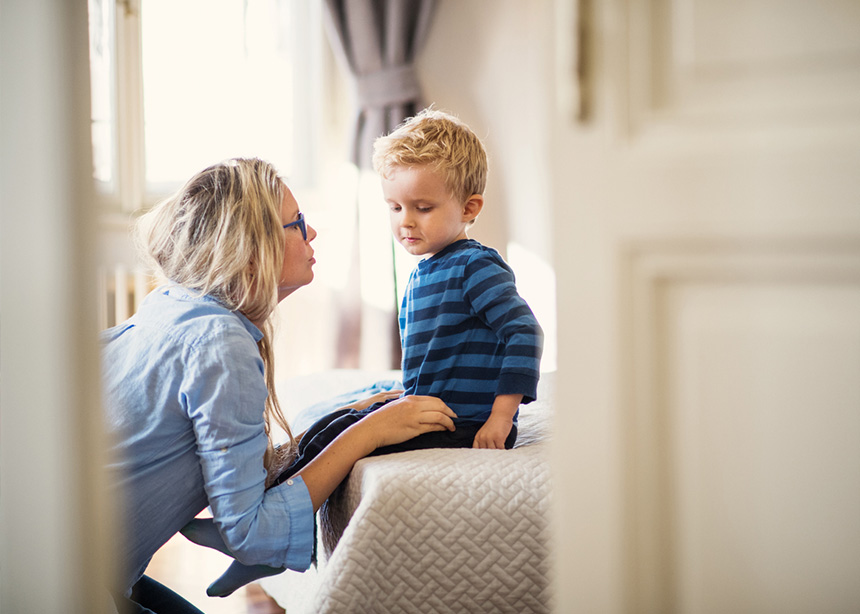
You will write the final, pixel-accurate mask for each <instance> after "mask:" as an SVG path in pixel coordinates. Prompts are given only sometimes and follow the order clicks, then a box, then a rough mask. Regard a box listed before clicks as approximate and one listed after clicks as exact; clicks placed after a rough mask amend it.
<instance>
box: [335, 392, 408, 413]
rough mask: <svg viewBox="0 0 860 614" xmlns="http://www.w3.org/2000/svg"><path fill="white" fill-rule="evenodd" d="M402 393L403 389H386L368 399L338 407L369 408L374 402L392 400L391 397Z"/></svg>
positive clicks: (359, 409) (393, 397)
mask: <svg viewBox="0 0 860 614" xmlns="http://www.w3.org/2000/svg"><path fill="white" fill-rule="evenodd" d="M401 394H403V391H402V390H386V391H383V392H377V393H376V394H374V395H373V396H369V397H367V398H366V399H362V400H360V401H356V402H355V403H350V404H349V405H344V406H343V407H338V409H355V410H358V411H361V410H362V409H367V408H368V407H370V406H371V405H373V404H374V403H380V402H382V401H390V400H391V399H396V398H398V397H399V396H400V395H401Z"/></svg>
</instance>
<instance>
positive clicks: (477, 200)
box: [463, 194, 484, 222]
mask: <svg viewBox="0 0 860 614" xmlns="http://www.w3.org/2000/svg"><path fill="white" fill-rule="evenodd" d="M483 208H484V196H483V194H472V195H471V196H470V197H469V199H468V200H467V201H466V203H465V204H464V205H463V221H464V222H474V221H475V218H476V217H478V214H479V213H480V212H481V209H483Z"/></svg>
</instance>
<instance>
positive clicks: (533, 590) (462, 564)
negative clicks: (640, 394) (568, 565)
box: [261, 377, 551, 614]
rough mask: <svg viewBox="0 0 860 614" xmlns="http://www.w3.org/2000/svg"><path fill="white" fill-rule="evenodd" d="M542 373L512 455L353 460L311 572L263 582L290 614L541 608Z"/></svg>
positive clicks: (436, 453)
mask: <svg viewBox="0 0 860 614" xmlns="http://www.w3.org/2000/svg"><path fill="white" fill-rule="evenodd" d="M545 379H546V377H545ZM545 379H544V380H542V385H541V390H542V394H541V397H542V398H541V399H539V400H538V401H536V402H534V403H532V404H530V405H528V406H525V407H524V408H523V409H522V410H521V415H520V438H519V439H518V446H517V447H516V448H514V449H513V450H504V451H503V450H470V449H455V450H418V451H414V452H404V453H400V454H392V455H388V456H379V457H373V458H366V459H363V460H361V461H359V462H358V463H357V464H356V465H355V468H354V469H353V471H352V473H351V474H350V477H349V478H348V479H347V480H346V481H345V482H344V484H342V485H341V487H340V488H339V489H338V491H336V492H335V494H334V495H333V496H332V498H331V499H330V500H329V502H328V503H327V505H326V506H325V507H324V508H323V510H321V512H320V531H321V535H320V544H321V545H320V551H319V558H320V562H319V564H318V567H317V568H316V569H311V570H310V571H308V572H306V573H304V574H298V573H294V572H289V571H288V572H286V573H284V574H281V575H280V576H274V577H270V578H266V579H264V580H262V581H261V584H262V586H263V588H264V589H265V590H266V591H267V592H268V593H269V594H270V595H272V597H274V598H275V599H276V600H277V601H278V602H279V603H280V604H281V606H282V607H284V608H285V609H286V611H287V614H310V613H311V612H313V613H319V614H325V613H344V614H353V613H364V612H367V613H377V612H378V613H383V612H384V613H388V612H403V613H408V614H414V613H421V612H427V613H431V612H432V613H441V612H464V613H465V612H468V613H474V612H510V613H516V614H521V613H526V612H548V611H549V595H548V591H549V588H548V579H547V571H548V566H549V561H548V529H547V514H548V507H549V496H550V486H549V469H548V466H547V461H546V459H545V452H546V451H545V446H544V445H543V443H542V441H543V440H544V439H545V434H546V430H547V427H548V414H549V406H550V401H549V399H550V398H551V388H550V382H549V381H545Z"/></svg>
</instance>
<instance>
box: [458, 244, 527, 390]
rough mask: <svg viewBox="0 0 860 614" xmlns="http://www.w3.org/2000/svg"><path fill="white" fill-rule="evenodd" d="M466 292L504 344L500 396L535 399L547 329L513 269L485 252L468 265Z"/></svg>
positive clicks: (480, 315)
mask: <svg viewBox="0 0 860 614" xmlns="http://www.w3.org/2000/svg"><path fill="white" fill-rule="evenodd" d="M463 283H464V287H463V292H464V296H465V297H466V299H467V301H469V304H470V306H471V308H472V310H473V311H474V312H475V315H476V316H477V317H478V318H480V319H481V320H482V321H484V322H485V323H486V324H487V326H489V327H490V329H492V330H493V332H494V333H495V334H496V336H497V337H498V338H499V340H500V341H501V342H502V343H503V344H504V347H505V349H504V360H503V362H502V371H501V373H500V375H499V383H498V387H497V389H496V395H497V396H498V395H500V394H522V395H523V403H530V402H531V401H534V399H535V397H536V395H537V383H538V379H539V377H540V358H541V354H542V353H543V330H542V329H541V327H540V324H538V321H537V319H536V318H535V316H534V313H533V312H532V310H531V308H530V307H529V306H528V303H526V301H525V300H523V298H522V297H521V296H520V295H519V293H518V292H517V287H516V282H515V279H514V274H513V271H512V270H511V269H510V267H509V266H508V265H507V264H506V263H505V262H504V261H503V260H501V257H495V258H494V257H492V256H491V255H489V254H482V255H480V256H478V257H473V258H471V259H470V260H469V262H468V263H467V264H466V269H465V276H464V282H463Z"/></svg>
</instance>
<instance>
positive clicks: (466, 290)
mask: <svg viewBox="0 0 860 614" xmlns="http://www.w3.org/2000/svg"><path fill="white" fill-rule="evenodd" d="M399 320H400V339H401V344H402V347H403V365H402V366H403V386H404V389H405V391H406V392H405V394H421V395H429V396H434V397H438V398H440V399H442V400H443V401H445V403H446V404H447V405H448V406H449V407H450V408H451V409H453V410H454V412H455V413H456V414H457V416H458V420H456V421H455V422H484V421H486V420H487V418H489V416H490V411H491V409H492V406H493V401H494V399H495V397H496V395H500V394H522V395H523V402H524V403H529V402H531V401H533V400H534V399H535V396H536V394H537V383H538V378H539V376H540V357H541V353H542V350H543V331H542V330H541V327H540V325H539V324H538V322H537V320H536V319H535V317H534V314H533V313H532V310H531V309H530V308H529V306H528V304H527V303H526V302H525V301H524V300H523V299H522V298H521V297H520V295H519V294H518V293H517V289H516V285H515V282H514V273H513V271H512V270H511V268H510V267H509V266H508V264H507V263H506V262H505V261H504V260H503V259H502V257H501V256H500V255H499V253H498V252H497V251H496V250H494V249H492V248H490V247H485V246H483V245H481V244H480V243H478V242H477V241H475V240H472V239H465V240H461V241H456V242H455V243H452V244H451V245H449V246H447V247H446V248H445V249H443V250H442V251H440V252H439V253H437V254H435V255H433V256H431V257H430V258H427V259H426V260H422V261H421V262H419V263H418V266H417V267H416V268H415V270H413V271H412V274H411V275H410V277H409V283H408V284H407V286H406V292H405V294H404V296H403V302H402V304H401V309H400V318H399ZM514 419H515V420H516V416H515V417H514Z"/></svg>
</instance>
